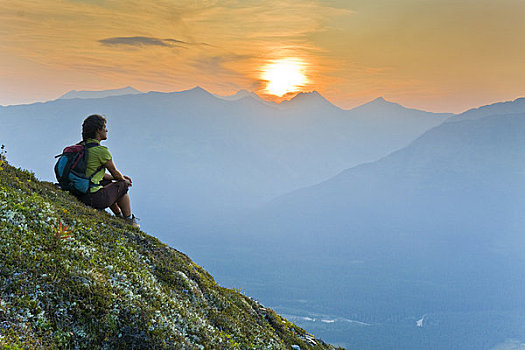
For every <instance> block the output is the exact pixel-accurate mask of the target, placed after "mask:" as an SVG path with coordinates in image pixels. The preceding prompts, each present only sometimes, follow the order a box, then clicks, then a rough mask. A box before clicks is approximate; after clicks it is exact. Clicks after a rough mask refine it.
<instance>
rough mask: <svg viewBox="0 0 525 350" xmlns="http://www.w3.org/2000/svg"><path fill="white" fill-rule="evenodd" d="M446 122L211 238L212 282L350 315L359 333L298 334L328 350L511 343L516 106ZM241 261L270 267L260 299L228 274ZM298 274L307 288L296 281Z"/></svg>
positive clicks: (516, 321)
mask: <svg viewBox="0 0 525 350" xmlns="http://www.w3.org/2000/svg"><path fill="white" fill-rule="evenodd" d="M487 111H490V113H493V114H490V113H487ZM508 112H513V113H511V114H507V113H508ZM487 114H488V115H487ZM449 120H450V121H451V122H446V123H444V124H442V125H440V126H437V127H435V128H433V129H431V130H429V131H427V132H426V133H424V134H423V135H422V136H421V137H419V138H417V139H416V140H414V141H413V142H412V143H411V144H410V145H409V146H407V147H405V148H403V149H401V150H398V151H396V152H393V153H391V154H390V155H388V156H386V157H384V158H382V159H380V160H378V161H375V162H370V163H366V164H361V165H358V166H356V167H352V168H350V169H347V170H345V171H343V172H341V173H340V174H338V175H337V176H335V177H333V178H331V179H329V180H327V181H324V182H321V183H319V184H317V185H314V186H309V187H305V188H303V189H300V190H297V191H294V192H292V193H289V194H286V195H284V196H281V197H279V198H277V199H275V200H273V201H271V202H270V203H268V204H267V205H266V206H265V207H264V208H262V209H260V210H258V211H256V212H255V213H253V214H252V215H251V216H248V217H245V218H243V219H241V220H240V221H239V222H238V223H237V226H236V227H228V228H222V229H220V230H217V232H216V233H215V236H217V237H224V236H226V235H230V239H231V241H230V242H229V244H224V246H225V247H228V246H231V245H232V244H233V242H236V243H235V245H236V247H235V248H232V249H231V250H228V251H227V252H224V251H223V252H222V254H227V255H228V256H229V257H230V259H229V260H228V261H224V260H223V259H220V257H218V256H216V257H215V258H214V257H212V256H210V255H214V253H213V251H212V250H206V251H205V252H203V255H205V254H207V255H208V259H209V260H213V262H210V263H209V264H210V266H216V270H214V271H216V272H217V273H218V276H220V278H221V279H224V280H228V281H229V283H231V281H232V280H239V279H240V278H242V279H244V280H245V281H246V285H247V286H249V288H247V290H249V291H250V292H251V293H253V294H255V295H262V294H265V300H267V301H269V302H270V303H271V304H272V305H280V306H281V310H282V312H286V313H292V314H293V313H295V314H297V313H299V314H302V315H303V318H305V317H306V318H309V319H311V318H312V317H314V316H312V315H311V314H315V313H317V314H325V315H326V314H329V315H330V314H331V318H332V319H337V318H339V319H343V318H345V317H346V318H348V315H354V318H353V319H354V320H356V321H359V322H362V323H366V324H368V325H369V326H359V325H357V323H351V324H348V323H347V324H348V325H347V326H340V327H342V328H339V329H338V331H339V332H340V333H334V329H336V328H337V327H335V326H334V327H332V329H331V330H330V331H328V332H331V333H324V332H325V331H327V330H326V325H317V326H316V325H313V324H312V322H311V321H303V322H302V323H300V324H302V325H303V326H305V327H306V326H309V327H313V328H311V329H315V330H316V331H317V332H319V334H321V335H323V334H324V335H326V334H330V335H331V340H332V341H334V342H336V343H338V344H342V345H347V346H350V344H352V346H354V347H355V348H359V349H377V348H381V349H399V348H403V349H418V348H439V349H441V348H443V349H444V348H447V349H491V348H492V347H495V346H497V344H498V343H505V342H506V341H508V340H509V339H514V338H516V337H518V336H519V334H520V332H522V331H523V330H524V329H525V322H523V318H522V315H523V312H524V311H525V310H524V309H523V305H524V301H525V299H524V297H523V292H522V291H523V288H524V287H525V278H524V277H523V274H522V273H521V272H520V271H523V269H524V268H525V254H524V251H523V249H522V247H523V244H524V242H525V241H524V238H523V231H524V229H525V219H524V218H523V215H522V213H523V212H524V211H525V155H524V153H523V152H522V150H523V149H524V147H525V141H524V138H523V137H522V135H523V133H524V132H525V106H524V105H523V99H518V100H516V101H514V102H508V103H505V104H497V105H493V106H487V107H485V108H480V109H478V110H472V111H467V112H465V113H464V114H461V115H458V116H456V117H454V118H451V119H449ZM452 120H453V122H452ZM243 242H249V244H246V245H243ZM277 242H278V243H277ZM239 245H242V248H241V247H239ZM250 246H251V247H253V248H250ZM204 250H205V249H204V248H203V251H204ZM261 251H264V252H265V254H264V255H261V254H258V253H259V252H261ZM214 259H215V260H214ZM246 260H249V261H250V262H251V264H250V267H249V269H250V270H251V271H252V272H253V269H255V270H258V269H259V271H260V272H262V273H263V272H267V271H272V269H277V270H276V272H274V273H273V274H271V275H270V276H269V277H268V280H271V281H272V282H268V283H269V284H270V285H272V286H274V288H272V289H271V290H266V289H264V287H263V286H261V285H260V283H259V281H258V280H255V279H251V278H250V276H249V275H248V274H246V270H244V269H242V270H241V269H234V268H233V266H236V265H238V264H239V263H240V261H246ZM269 261H275V263H270V262H269ZM227 264H231V266H226V265H227ZM277 265H278V266H280V268H277ZM283 266H285V268H283ZM232 271H235V272H236V273H232ZM224 272H227V273H224ZM223 273H224V275H223ZM305 274H308V276H309V277H308V279H307V282H305V281H303V280H301V279H300V278H298V277H296V276H304V275H305ZM299 294H300V295H301V297H300V298H299V297H297V300H294V299H292V298H290V297H289V296H290V295H299ZM392 301H395V305H393V304H392ZM314 311H315V312H314ZM310 313H311V314H310ZM423 316H424V317H423ZM325 317H327V316H325ZM422 317H423V318H422ZM422 319H425V320H426V321H421V320H422ZM481 319H485V320H490V321H488V323H485V322H482V321H480V320H481ZM416 321H421V323H420V324H419V326H418V323H417V322H416ZM496 325H497V326H496ZM421 327H423V328H425V331H422V332H418V330H417V329H418V328H421ZM372 330H373V331H372ZM459 330H461V331H459ZM335 334H338V335H335ZM391 334H406V335H407V336H406V337H401V336H400V337H394V338H395V340H394V339H393V338H392V337H391ZM443 334H447V339H448V340H446V341H445V340H444V339H443V338H441V337H442V336H443ZM371 339H373V340H371ZM516 339H521V338H519V337H518V338H516Z"/></svg>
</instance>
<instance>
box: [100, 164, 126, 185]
mask: <svg viewBox="0 0 525 350" xmlns="http://www.w3.org/2000/svg"><path fill="white" fill-rule="evenodd" d="M104 167H105V168H106V169H108V171H109V172H110V174H111V175H112V176H113V178H112V179H108V180H117V181H126V178H125V177H124V175H122V173H121V172H120V171H118V170H117V167H116V166H115V164H114V163H113V159H110V160H108V161H107V162H106V164H104ZM104 177H106V176H105V175H104Z"/></svg>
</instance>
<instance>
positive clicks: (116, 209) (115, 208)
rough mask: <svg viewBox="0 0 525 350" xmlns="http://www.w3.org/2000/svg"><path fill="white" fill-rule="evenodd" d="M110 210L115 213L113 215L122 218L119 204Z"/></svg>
mask: <svg viewBox="0 0 525 350" xmlns="http://www.w3.org/2000/svg"><path fill="white" fill-rule="evenodd" d="M109 209H111V211H112V212H113V214H115V216H122V210H121V209H120V207H119V206H118V204H117V202H115V203H113V204H112V205H110V206H109Z"/></svg>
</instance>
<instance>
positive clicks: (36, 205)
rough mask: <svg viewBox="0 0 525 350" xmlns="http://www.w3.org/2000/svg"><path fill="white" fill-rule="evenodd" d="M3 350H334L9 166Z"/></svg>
mask: <svg viewBox="0 0 525 350" xmlns="http://www.w3.org/2000/svg"><path fill="white" fill-rule="evenodd" d="M0 347H1V348H3V349H298V348H300V349H303V350H304V349H333V347H332V346H330V345H327V344H325V343H323V342H322V341H320V340H318V339H315V338H314V337H313V336H311V335H309V334H308V333H307V332H305V331H304V330H303V329H301V328H299V327H297V326H295V325H294V324H292V323H290V322H288V321H287V320H285V319H284V318H282V317H280V316H279V315H277V314H276V313H275V312H273V311H272V310H270V309H267V308H265V307H263V306H262V305H261V304H259V303H258V302H257V301H255V300H253V299H251V298H249V297H247V296H245V295H243V294H241V293H239V292H237V291H235V290H231V289H226V288H222V287H220V286H218V285H217V284H216V283H215V282H214V280H213V278H212V277H211V276H210V275H209V274H208V273H207V272H206V271H205V270H204V269H202V268H201V267H200V266H198V265H196V264H195V263H193V262H192V261H191V260H190V259H189V258H188V257H187V256H186V255H184V254H182V253H180V252H178V251H177V250H175V249H173V248H170V247H169V246H167V245H166V244H163V243H161V242H160V241H158V240H157V239H156V238H154V237H152V236H149V235H147V234H145V233H144V232H142V231H140V230H138V229H135V228H133V227H131V226H129V225H127V224H125V223H124V222H123V221H122V220H121V219H118V218H115V217H113V216H111V215H110V214H108V213H106V212H104V211H97V210H94V209H92V208H89V207H87V206H85V205H83V204H82V203H81V202H79V201H78V200H76V198H74V197H73V196H71V195H70V194H68V193H66V192H63V191H61V190H59V189H56V188H55V187H54V185H53V184H52V183H48V182H40V181H38V180H37V179H36V178H35V176H34V175H33V174H32V173H30V172H28V171H23V170H20V169H15V168H14V167H12V166H10V165H9V164H7V163H6V161H5V160H4V159H2V157H0Z"/></svg>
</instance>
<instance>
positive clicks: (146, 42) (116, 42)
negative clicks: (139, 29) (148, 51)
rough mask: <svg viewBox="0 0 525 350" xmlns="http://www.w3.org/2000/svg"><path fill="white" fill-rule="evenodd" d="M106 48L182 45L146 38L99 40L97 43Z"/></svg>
mask: <svg viewBox="0 0 525 350" xmlns="http://www.w3.org/2000/svg"><path fill="white" fill-rule="evenodd" d="M98 42H99V43H101V44H102V45H106V46H120V45H124V46H170V45H172V43H184V42H183V41H181V40H176V39H158V38H151V37H146V36H124V37H115V38H107V39H101V40H99V41H98Z"/></svg>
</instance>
